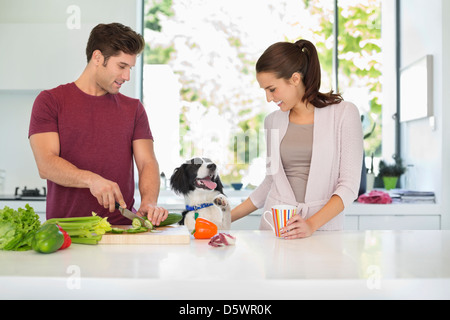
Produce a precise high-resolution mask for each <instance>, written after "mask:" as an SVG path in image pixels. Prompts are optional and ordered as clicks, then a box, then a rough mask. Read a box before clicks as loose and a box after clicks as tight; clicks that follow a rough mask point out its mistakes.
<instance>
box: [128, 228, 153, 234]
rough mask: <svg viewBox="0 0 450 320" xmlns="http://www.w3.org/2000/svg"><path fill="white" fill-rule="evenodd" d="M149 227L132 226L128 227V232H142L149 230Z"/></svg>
mask: <svg viewBox="0 0 450 320" xmlns="http://www.w3.org/2000/svg"><path fill="white" fill-rule="evenodd" d="M147 231H148V229H147V228H146V227H137V228H130V229H127V233H140V232H147Z"/></svg>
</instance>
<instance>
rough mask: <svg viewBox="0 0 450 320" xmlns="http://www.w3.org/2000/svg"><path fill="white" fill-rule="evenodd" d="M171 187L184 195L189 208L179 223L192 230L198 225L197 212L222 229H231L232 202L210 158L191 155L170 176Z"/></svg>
mask: <svg viewBox="0 0 450 320" xmlns="http://www.w3.org/2000/svg"><path fill="white" fill-rule="evenodd" d="M170 186H171V188H172V190H173V191H174V192H175V193H176V194H179V195H183V196H184V199H185V204H186V210H184V211H183V213H182V214H183V219H182V220H181V221H180V224H184V225H186V226H187V228H188V229H189V230H191V231H192V230H193V229H194V227H195V213H198V217H202V218H204V219H206V220H209V221H211V222H213V223H214V224H216V225H217V228H218V229H219V230H229V229H230V225H231V215H230V205H229V203H228V199H227V197H226V196H225V194H224V193H223V185H222V182H221V181H220V177H219V174H218V173H217V166H216V164H215V163H213V162H212V161H211V160H209V159H208V158H199V157H196V158H192V159H190V160H187V161H186V162H185V163H183V164H182V165H181V166H180V167H179V168H176V169H175V170H174V172H173V174H172V177H171V178H170Z"/></svg>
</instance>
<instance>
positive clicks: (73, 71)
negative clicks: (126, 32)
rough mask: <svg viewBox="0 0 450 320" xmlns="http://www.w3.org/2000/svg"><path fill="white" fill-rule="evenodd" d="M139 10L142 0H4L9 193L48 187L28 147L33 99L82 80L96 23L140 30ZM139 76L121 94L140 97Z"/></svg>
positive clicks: (0, 146)
mask: <svg viewBox="0 0 450 320" xmlns="http://www.w3.org/2000/svg"><path fill="white" fill-rule="evenodd" d="M141 11H142V0H133V1H118V0H108V1H107V0H96V1H91V0H39V1H35V0H14V1H9V0H0V169H3V170H6V181H5V186H4V193H5V194H12V193H14V190H15V188H16V187H21V188H23V187H24V186H27V187H29V188H35V187H38V188H40V187H42V186H45V184H46V183H45V181H44V180H41V179H40V178H39V176H38V173H37V169H36V164H35V162H34V158H33V155H32V153H31V149H30V146H29V143H28V125H29V119H30V113H31V108H32V105H33V102H34V99H35V97H36V96H37V95H38V93H39V92H40V91H41V90H43V89H50V88H53V87H56V86H58V85H60V84H64V83H68V82H72V81H74V80H76V79H77V78H78V76H79V75H80V74H81V72H82V71H83V69H84V67H85V66H86V54H85V48H86V43H87V40H88V37H89V33H90V31H91V29H92V28H93V27H94V26H95V25H97V24H98V23H110V22H120V23H123V24H125V25H128V26H130V27H131V28H133V29H134V30H137V31H138V32H140V30H141V29H142V21H141V17H142V13H141ZM140 60H141V59H139V64H141V61H140ZM135 70H140V65H138V66H137V67H136V69H135ZM141 76H142V75H141V73H140V72H135V73H133V74H132V79H131V81H129V82H128V83H127V84H126V85H125V86H124V88H122V90H121V92H122V93H123V94H126V95H128V96H132V97H136V98H140V95H141V88H140V82H141Z"/></svg>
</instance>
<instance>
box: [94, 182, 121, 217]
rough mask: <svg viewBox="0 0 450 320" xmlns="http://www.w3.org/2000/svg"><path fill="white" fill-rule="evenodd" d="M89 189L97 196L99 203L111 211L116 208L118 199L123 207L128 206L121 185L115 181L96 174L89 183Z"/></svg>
mask: <svg viewBox="0 0 450 320" xmlns="http://www.w3.org/2000/svg"><path fill="white" fill-rule="evenodd" d="M89 190H90V192H91V194H92V195H93V196H94V197H95V198H97V201H98V203H99V204H100V205H101V206H103V207H104V208H105V209H109V212H114V211H115V210H116V201H117V202H118V203H119V204H120V206H121V207H122V208H126V207H127V206H126V204H125V201H124V199H123V195H122V192H121V191H120V188H119V185H118V184H117V183H115V182H113V181H110V180H107V179H105V178H102V177H101V176H99V175H94V178H93V179H92V181H91V182H90V183H89Z"/></svg>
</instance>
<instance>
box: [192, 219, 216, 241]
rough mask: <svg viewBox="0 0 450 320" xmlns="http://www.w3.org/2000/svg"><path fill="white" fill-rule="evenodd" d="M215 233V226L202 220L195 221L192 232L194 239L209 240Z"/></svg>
mask: <svg viewBox="0 0 450 320" xmlns="http://www.w3.org/2000/svg"><path fill="white" fill-rule="evenodd" d="M216 233H217V226H216V225H215V224H214V223H212V222H211V221H208V220H206V219H203V218H197V219H195V229H194V230H193V231H192V234H193V235H194V238H195V239H210V238H212V237H213V236H215V235H216Z"/></svg>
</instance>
